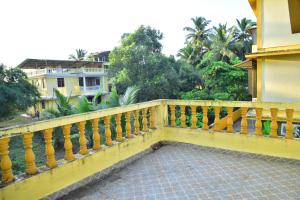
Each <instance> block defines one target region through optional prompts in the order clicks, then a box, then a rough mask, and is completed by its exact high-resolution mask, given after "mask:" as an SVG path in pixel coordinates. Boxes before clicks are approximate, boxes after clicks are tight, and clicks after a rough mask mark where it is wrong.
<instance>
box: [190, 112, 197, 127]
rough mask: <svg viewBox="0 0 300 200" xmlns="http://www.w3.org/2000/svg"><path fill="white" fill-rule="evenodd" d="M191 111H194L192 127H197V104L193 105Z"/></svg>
mask: <svg viewBox="0 0 300 200" xmlns="http://www.w3.org/2000/svg"><path fill="white" fill-rule="evenodd" d="M191 111H192V125H191V128H192V129H196V128H197V116H196V115H197V106H191Z"/></svg>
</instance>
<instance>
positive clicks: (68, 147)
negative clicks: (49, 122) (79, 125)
mask: <svg viewBox="0 0 300 200" xmlns="http://www.w3.org/2000/svg"><path fill="white" fill-rule="evenodd" d="M71 127H72V125H71V124H67V125H64V126H63V134H64V138H65V143H64V147H65V157H64V158H65V160H68V161H72V160H74V159H75V157H74V154H73V145H72V142H71V137H70V133H71Z"/></svg>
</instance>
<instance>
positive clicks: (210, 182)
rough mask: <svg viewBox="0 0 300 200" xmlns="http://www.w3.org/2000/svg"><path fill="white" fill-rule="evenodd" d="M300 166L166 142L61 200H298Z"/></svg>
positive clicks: (250, 155)
mask: <svg viewBox="0 0 300 200" xmlns="http://www.w3.org/2000/svg"><path fill="white" fill-rule="evenodd" d="M299 180H300V165H299V163H298V162H289V160H280V159H274V158H268V157H262V156H255V155H253V154H245V153H237V152H231V151H223V150H218V149H212V148H205V147H198V146H192V145H185V144H170V145H166V146H163V147H161V148H160V149H158V150H156V151H154V152H153V153H150V154H147V155H146V156H144V157H143V158H141V159H140V160H138V161H136V162H134V163H132V164H130V165H128V166H127V167H125V168H124V169H122V170H121V171H119V172H117V173H114V174H112V175H111V176H109V177H108V178H106V179H104V180H102V181H98V182H96V183H93V184H90V185H87V186H85V187H83V188H80V189H78V190H76V191H73V192H71V193H70V194H68V195H67V196H65V197H63V198H62V199H65V200H67V199H72V200H73V199H85V200H86V199H109V200H113V199H118V200H119V199H122V200H125V199H128V200H129V199H130V200H132V199H139V200H140V199H174V200H175V199H272V200H273V199H300V181H299Z"/></svg>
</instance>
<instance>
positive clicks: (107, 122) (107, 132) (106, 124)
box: [104, 116, 112, 146]
mask: <svg viewBox="0 0 300 200" xmlns="http://www.w3.org/2000/svg"><path fill="white" fill-rule="evenodd" d="M104 127H105V144H106V145H107V146H112V140H111V131H110V116H106V117H104Z"/></svg>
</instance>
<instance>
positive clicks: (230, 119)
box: [227, 107, 234, 133]
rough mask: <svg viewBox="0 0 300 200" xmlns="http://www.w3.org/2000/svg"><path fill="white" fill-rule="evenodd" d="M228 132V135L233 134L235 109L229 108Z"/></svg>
mask: <svg viewBox="0 0 300 200" xmlns="http://www.w3.org/2000/svg"><path fill="white" fill-rule="evenodd" d="M227 113H228V114H227V132H228V133H233V132H234V130H233V120H232V116H233V107H227Z"/></svg>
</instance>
